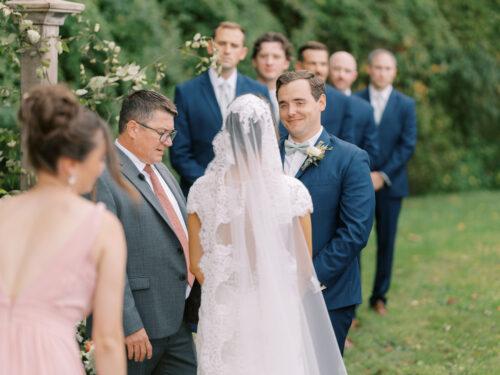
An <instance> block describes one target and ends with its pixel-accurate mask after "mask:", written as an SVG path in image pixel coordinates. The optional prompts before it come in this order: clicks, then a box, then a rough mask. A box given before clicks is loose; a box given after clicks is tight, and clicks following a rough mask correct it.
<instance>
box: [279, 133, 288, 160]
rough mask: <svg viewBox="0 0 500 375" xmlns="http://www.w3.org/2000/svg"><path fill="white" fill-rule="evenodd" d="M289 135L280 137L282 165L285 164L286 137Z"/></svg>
mask: <svg viewBox="0 0 500 375" xmlns="http://www.w3.org/2000/svg"><path fill="white" fill-rule="evenodd" d="M286 138H287V137H281V139H280V144H279V147H280V157H281V165H283V166H284V165H285V139H286Z"/></svg>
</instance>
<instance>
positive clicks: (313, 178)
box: [276, 71, 375, 353]
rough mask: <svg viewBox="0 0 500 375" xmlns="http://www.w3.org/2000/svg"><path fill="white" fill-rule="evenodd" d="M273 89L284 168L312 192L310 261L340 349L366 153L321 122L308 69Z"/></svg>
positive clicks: (315, 82) (359, 230) (366, 229)
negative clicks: (281, 127)
mask: <svg viewBox="0 0 500 375" xmlns="http://www.w3.org/2000/svg"><path fill="white" fill-rule="evenodd" d="M276 88H277V96H278V104H279V110H280V117H281V121H282V122H283V124H284V126H285V127H286V129H287V130H288V133H289V134H288V135H287V136H284V137H282V138H281V139H280V152H281V157H282V160H283V164H284V171H285V173H286V174H288V175H290V176H295V177H296V178H298V179H299V180H300V181H302V183H303V184H304V185H305V186H306V187H307V189H308V190H309V193H310V194H311V197H312V201H313V206H314V211H313V213H312V216H311V220H312V229H313V233H312V238H313V263H314V268H315V270H316V274H317V276H318V280H319V282H320V283H321V284H322V285H324V286H325V287H326V289H324V291H323V296H324V298H325V302H326V307H327V308H328V313H329V315H330V319H331V321H332V325H333V329H334V331H335V335H336V337H337V341H338V345H339V349H340V351H341V352H342V353H343V350H344V343H345V339H346V336H347V332H348V331H349V327H350V325H351V321H352V318H353V316H354V309H355V306H356V305H357V304H359V303H361V283H360V274H359V263H358V256H359V253H360V252H361V250H362V249H363V248H364V247H365V245H366V242H367V241H368V237H369V235H370V230H371V227H372V223H373V213H374V206H375V196H374V191H373V185H372V182H371V179H370V167H369V160H368V155H367V153H366V152H365V151H363V150H361V149H359V148H358V147H356V146H355V145H353V144H351V143H348V142H345V141H342V140H341V139H340V138H337V137H336V136H334V135H331V134H329V133H328V132H327V131H326V128H325V127H324V126H322V125H321V112H322V111H324V109H325V107H326V105H327V104H326V103H327V100H326V96H325V85H324V82H323V80H322V79H321V78H319V77H317V76H314V74H313V73H311V72H308V71H297V72H286V73H283V74H282V75H281V76H280V77H279V78H278V81H277V86H276ZM312 146H315V147H316V149H314V148H312ZM311 148H312V150H313V151H316V156H314V155H315V153H312V152H311ZM318 150H319V154H317V153H318Z"/></svg>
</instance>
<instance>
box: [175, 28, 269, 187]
mask: <svg viewBox="0 0 500 375" xmlns="http://www.w3.org/2000/svg"><path fill="white" fill-rule="evenodd" d="M214 45H215V48H216V49H217V50H218V53H219V64H220V66H221V68H222V70H221V72H220V75H219V74H218V72H217V71H216V70H215V69H213V68H212V69H209V70H208V71H207V72H206V73H204V74H202V75H199V76H198V77H195V78H193V79H191V80H189V81H187V82H184V83H182V84H180V85H178V86H177V87H176V88H175V99H174V101H175V105H176V106H177V111H178V113H179V115H178V116H177V117H176V119H175V128H176V129H177V132H178V133H177V138H176V139H175V143H174V145H173V146H172V147H171V148H170V161H171V163H172V166H173V167H174V169H175V170H176V171H177V173H179V175H180V177H181V181H180V182H181V188H182V191H183V193H184V195H186V196H187V194H188V192H189V188H190V187H191V185H192V184H193V182H194V181H196V179H197V178H198V177H201V176H202V175H203V174H204V173H205V168H206V167H207V165H208V163H210V161H212V159H213V157H214V152H213V149H212V141H213V139H214V137H215V135H216V134H217V133H218V132H219V130H220V129H221V127H222V120H223V118H224V117H225V113H226V110H227V106H228V105H229V104H230V103H231V102H232V101H233V100H234V99H235V98H236V97H237V96H240V95H243V94H248V93H253V94H256V95H259V96H263V97H265V98H267V99H268V100H269V93H268V89H267V87H266V86H264V85H262V84H260V83H258V82H257V81H254V80H253V79H251V78H248V77H246V76H244V75H242V74H240V73H238V71H237V69H236V68H237V66H238V63H239V62H240V61H242V60H243V59H244V58H245V56H246V54H247V48H246V47H245V31H244V30H243V28H242V27H241V26H240V25H238V24H237V23H233V22H222V23H220V24H219V26H218V27H217V28H216V29H215V31H214ZM211 48H213V46H210V48H209V50H210V49H211Z"/></svg>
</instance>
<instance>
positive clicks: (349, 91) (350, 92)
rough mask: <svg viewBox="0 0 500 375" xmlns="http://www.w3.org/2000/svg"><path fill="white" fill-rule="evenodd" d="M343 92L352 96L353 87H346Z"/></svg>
mask: <svg viewBox="0 0 500 375" xmlns="http://www.w3.org/2000/svg"><path fill="white" fill-rule="evenodd" d="M343 93H344V95H346V96H351V94H352V91H351V89H345V90H344V91H343Z"/></svg>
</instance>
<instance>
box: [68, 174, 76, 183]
mask: <svg viewBox="0 0 500 375" xmlns="http://www.w3.org/2000/svg"><path fill="white" fill-rule="evenodd" d="M75 184H76V175H74V174H70V175H69V177H68V185H69V186H74V185H75Z"/></svg>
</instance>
